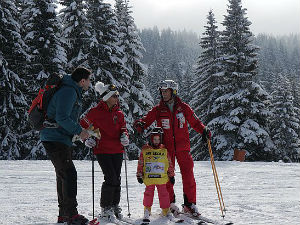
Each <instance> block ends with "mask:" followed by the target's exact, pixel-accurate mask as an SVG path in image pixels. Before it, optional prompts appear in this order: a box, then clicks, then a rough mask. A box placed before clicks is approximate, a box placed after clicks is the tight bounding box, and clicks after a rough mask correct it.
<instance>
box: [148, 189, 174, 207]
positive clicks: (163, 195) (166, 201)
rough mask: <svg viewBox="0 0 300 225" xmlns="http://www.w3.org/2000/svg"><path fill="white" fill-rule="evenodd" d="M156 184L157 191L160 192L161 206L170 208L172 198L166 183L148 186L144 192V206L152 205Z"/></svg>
mask: <svg viewBox="0 0 300 225" xmlns="http://www.w3.org/2000/svg"><path fill="white" fill-rule="evenodd" d="M155 186H156V188H157V192H158V198H159V205H160V208H162V209H165V208H169V207H170V198H169V193H168V191H167V186H166V184H153V185H148V186H146V188H145V192H144V201H143V204H144V206H145V207H151V206H152V204H153V197H154V190H155Z"/></svg>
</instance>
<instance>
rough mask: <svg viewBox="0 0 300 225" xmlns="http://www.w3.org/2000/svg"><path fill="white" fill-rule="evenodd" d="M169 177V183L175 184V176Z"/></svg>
mask: <svg viewBox="0 0 300 225" xmlns="http://www.w3.org/2000/svg"><path fill="white" fill-rule="evenodd" d="M169 179H170V183H171V184H173V185H174V184H175V177H170V178H169Z"/></svg>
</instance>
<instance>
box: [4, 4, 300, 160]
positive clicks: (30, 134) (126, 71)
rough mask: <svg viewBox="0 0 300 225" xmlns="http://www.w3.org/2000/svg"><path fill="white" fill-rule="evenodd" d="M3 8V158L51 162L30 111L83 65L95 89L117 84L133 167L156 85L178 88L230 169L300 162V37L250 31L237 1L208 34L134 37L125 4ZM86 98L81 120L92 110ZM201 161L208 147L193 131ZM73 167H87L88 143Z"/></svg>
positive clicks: (154, 32) (92, 96)
mask: <svg viewBox="0 0 300 225" xmlns="http://www.w3.org/2000/svg"><path fill="white" fill-rule="evenodd" d="M57 3H58V2H57V1H55V0H41V1H37V0H22V1H14V0H13V1H11V0H3V1H1V3H0V15H1V17H0V30H1V32H0V46H1V47H0V67H1V78H0V86H1V89H0V92H1V99H0V136H1V139H0V159H45V158H46V154H45V151H44V149H43V147H42V145H41V143H40V142H39V140H38V133H37V132H34V131H32V130H31V128H30V127H29V126H28V123H27V121H26V120H27V119H26V117H27V110H28V107H29V105H30V103H31V101H32V99H33V98H34V97H35V95H36V94H37V92H38V89H39V88H40V87H41V86H43V84H44V82H45V80H46V79H47V77H48V76H49V75H50V74H51V73H54V72H56V73H61V74H68V73H70V72H71V71H72V70H73V69H74V68H75V67H77V66H79V65H82V66H85V67H87V68H90V69H91V70H92V71H93V74H94V81H95V82H96V81H102V82H104V83H113V84H115V85H116V86H117V87H118V88H119V90H120V104H121V108H122V110H123V111H124V113H125V117H126V121H127V126H128V129H129V132H130V137H131V138H130V141H131V145H130V146H129V149H128V150H129V153H130V154H129V156H130V158H133V159H134V158H136V157H137V155H138V152H139V147H140V146H141V145H142V144H143V142H144V141H145V140H142V138H141V137H139V136H138V135H137V134H136V133H134V130H133V128H132V124H133V121H134V120H135V119H137V118H140V117H141V116H142V115H143V114H145V113H146V112H147V111H148V110H149V109H150V108H151V107H152V106H153V105H154V104H157V103H158V101H159V99H160V95H159V92H158V90H157V83H158V82H159V81H160V80H162V79H167V78H169V79H173V80H175V81H176V82H178V83H179V95H180V97H182V98H183V99H184V100H185V101H187V102H188V103H190V104H191V105H192V108H193V109H194V110H195V113H196V114H197V115H198V116H199V118H200V119H201V120H202V121H203V123H204V124H207V125H208V127H209V128H210V129H211V131H212V133H213V137H212V144H213V148H214V152H215V158H216V159H218V160H231V159H232V156H233V150H234V149H235V148H238V149H245V150H246V151H247V159H248V160H264V161H272V160H275V161H278V160H285V161H289V162H295V161H298V160H299V151H300V150H299V148H300V147H299V146H300V143H299V142H300V141H299V135H300V122H299V120H300V118H299V115H300V113H299V109H300V107H299V93H300V92H299V79H300V73H299V72H300V65H299V64H300V63H299V60H298V59H299V54H300V47H299V35H289V36H281V37H274V36H271V35H265V34H259V35H258V36H257V37H254V35H253V34H252V33H251V31H250V28H249V26H250V24H251V22H250V21H249V19H248V18H247V17H246V9H244V8H243V7H242V4H241V1H240V0H229V5H228V11H227V15H225V16H224V21H223V22H222V25H223V27H224V30H222V31H221V30H219V29H218V23H217V21H216V20H215V17H214V13H213V11H212V10H211V11H210V12H208V15H207V18H206V19H207V25H206V26H205V32H204V33H203V34H202V35H200V37H199V36H198V35H197V34H196V33H193V32H188V31H185V30H183V31H173V30H171V29H164V30H161V31H160V30H158V28H157V27H154V28H151V29H150V28H149V29H142V30H138V29H137V28H136V26H135V24H134V19H133V17H132V15H131V13H132V11H131V8H130V6H129V5H128V1H124V0H116V1H115V5H114V7H112V6H111V5H110V4H108V3H104V2H103V1H101V0H87V1H82V0H64V1H59V3H60V4H61V5H62V6H63V8H62V9H61V10H60V11H59V12H57V10H56V7H57ZM98 98H99V96H97V94H96V93H95V92H94V90H92V89H91V90H89V91H88V92H86V93H84V103H85V104H84V111H85V112H86V111H87V110H88V109H89V108H90V107H91V106H93V105H95V104H96V103H97V101H98V100H99V99H98ZM191 138H192V139H191V143H192V154H193V157H194V158H195V159H196V160H207V159H208V158H209V154H208V150H207V146H206V145H205V144H203V143H202V142H201V139H200V138H199V135H198V134H195V133H193V132H191ZM74 157H75V158H77V159H86V158H89V152H88V150H87V149H85V148H84V146H83V145H82V144H80V143H79V144H77V147H76V148H75V151H74Z"/></svg>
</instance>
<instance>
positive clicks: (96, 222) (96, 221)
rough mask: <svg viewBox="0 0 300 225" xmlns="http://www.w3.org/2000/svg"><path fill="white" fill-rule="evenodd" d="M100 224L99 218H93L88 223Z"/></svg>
mask: <svg viewBox="0 0 300 225" xmlns="http://www.w3.org/2000/svg"><path fill="white" fill-rule="evenodd" d="M99 224H100V222H99V221H98V220H97V218H95V219H93V220H91V221H90V222H89V223H88V225H99Z"/></svg>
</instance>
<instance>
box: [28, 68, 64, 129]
mask: <svg viewBox="0 0 300 225" xmlns="http://www.w3.org/2000/svg"><path fill="white" fill-rule="evenodd" d="M62 79H63V76H62V75H59V74H53V75H50V76H49V78H48V79H47V81H46V85H45V87H44V88H41V89H40V90H39V93H38V95H37V97H36V98H35V99H34V100H33V101H32V103H31V106H30V108H29V110H28V122H29V123H30V126H31V127H32V129H33V130H38V131H40V130H42V129H43V128H45V122H49V121H50V123H48V124H51V123H52V122H54V123H56V122H55V121H54V120H52V121H51V120H49V119H48V118H47V108H48V105H49V102H50V100H51V98H52V97H53V95H54V94H55V92H56V91H57V90H58V89H59V88H60V87H61V85H62Z"/></svg>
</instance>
